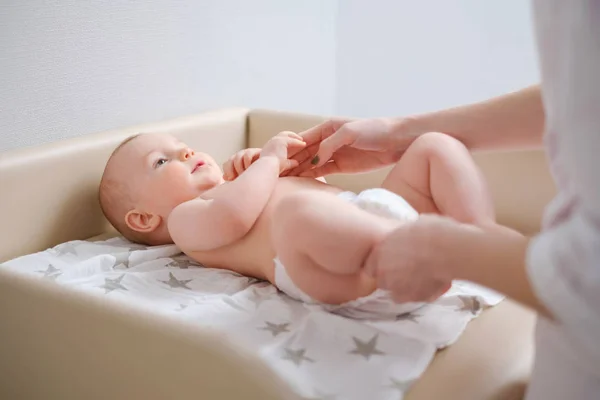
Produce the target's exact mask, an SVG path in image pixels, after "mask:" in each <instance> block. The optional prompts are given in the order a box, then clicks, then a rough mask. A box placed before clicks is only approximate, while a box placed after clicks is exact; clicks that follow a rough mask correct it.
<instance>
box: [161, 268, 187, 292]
mask: <svg viewBox="0 0 600 400" xmlns="http://www.w3.org/2000/svg"><path fill="white" fill-rule="evenodd" d="M192 280H193V279H177V278H176V277H175V275H173V273H172V272H169V280H168V281H162V280H161V282H162V283H166V284H167V285H169V286H170V287H172V288H183V289H188V290H191V288H190V287H189V286H188V285H187V284H188V283H190V282H191V281H192Z"/></svg>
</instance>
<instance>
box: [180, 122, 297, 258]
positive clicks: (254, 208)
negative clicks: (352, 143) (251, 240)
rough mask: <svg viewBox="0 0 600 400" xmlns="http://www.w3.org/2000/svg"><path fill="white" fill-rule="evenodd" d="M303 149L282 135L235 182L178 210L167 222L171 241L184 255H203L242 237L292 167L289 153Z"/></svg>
mask: <svg viewBox="0 0 600 400" xmlns="http://www.w3.org/2000/svg"><path fill="white" fill-rule="evenodd" d="M303 146H304V142H303V141H302V140H301V139H299V137H298V136H297V135H295V134H291V133H289V132H284V133H281V134H279V135H277V136H275V137H274V138H273V139H271V140H270V141H269V142H268V143H267V144H266V145H265V147H264V148H263V150H262V151H261V155H260V158H259V159H258V160H257V161H255V162H254V163H253V164H252V165H251V166H250V168H248V169H247V170H246V171H245V172H244V173H243V174H241V175H240V176H239V177H238V178H237V179H236V180H234V181H233V182H231V183H228V184H224V185H222V186H220V187H218V188H216V189H214V190H213V191H211V193H210V198H206V197H204V198H203V197H202V196H201V197H199V198H197V199H194V200H191V201H188V202H185V203H183V204H180V205H179V206H177V207H176V208H175V209H174V210H173V211H172V212H171V215H170V216H169V221H168V228H169V233H170V234H171V238H172V239H173V241H174V242H175V243H177V245H179V246H180V247H181V248H182V249H185V250H187V251H206V250H211V249H215V248H218V247H222V246H226V245H228V244H230V243H232V242H234V241H235V240H238V239H240V238H241V237H243V236H244V235H245V234H246V233H248V231H249V230H250V229H251V228H252V226H253V225H254V223H255V222H256V220H257V219H258V217H259V216H260V214H261V213H262V211H263V209H264V208H265V206H266V204H267V202H268V201H269V198H270V197H271V194H272V192H273V189H274V188H275V184H276V183H277V179H278V178H279V174H280V172H281V171H282V170H283V169H287V168H289V167H291V166H293V163H294V162H293V161H291V160H288V150H289V149H293V148H294V147H303Z"/></svg>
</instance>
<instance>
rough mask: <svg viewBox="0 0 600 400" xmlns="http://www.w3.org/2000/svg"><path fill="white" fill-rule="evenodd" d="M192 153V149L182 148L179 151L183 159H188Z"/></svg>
mask: <svg viewBox="0 0 600 400" xmlns="http://www.w3.org/2000/svg"><path fill="white" fill-rule="evenodd" d="M193 155H194V150H192V149H183V151H182V152H181V158H182V159H183V160H188V159H189V158H190V157H192V156H193Z"/></svg>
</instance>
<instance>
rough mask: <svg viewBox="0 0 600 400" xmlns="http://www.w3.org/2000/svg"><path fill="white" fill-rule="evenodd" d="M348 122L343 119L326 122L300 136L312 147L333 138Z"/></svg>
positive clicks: (301, 133)
mask: <svg viewBox="0 0 600 400" xmlns="http://www.w3.org/2000/svg"><path fill="white" fill-rule="evenodd" d="M346 122H348V121H347V120H343V119H332V120H329V121H325V122H323V123H321V124H319V125H316V126H313V127H312V128H310V129H307V130H305V131H303V132H300V136H302V139H304V141H305V142H306V144H307V145H309V146H310V145H312V144H315V143H321V142H322V141H323V140H325V139H326V138H328V137H329V136H331V135H332V134H333V133H334V132H335V131H337V130H338V129H340V127H341V126H343V125H344V124H345V123H346Z"/></svg>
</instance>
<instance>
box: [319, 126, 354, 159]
mask: <svg viewBox="0 0 600 400" xmlns="http://www.w3.org/2000/svg"><path fill="white" fill-rule="evenodd" d="M354 140H355V137H354V133H352V132H351V131H350V130H348V129H344V127H341V128H340V129H339V130H338V131H337V132H335V133H334V134H333V135H331V136H329V137H328V138H327V139H325V140H323V141H322V142H321V145H320V146H319V151H318V152H317V155H316V156H315V157H314V158H313V160H311V163H313V164H314V165H316V166H317V167H320V166H322V165H323V164H325V163H326V162H327V161H329V160H330V159H331V157H332V156H333V154H334V153H335V152H336V151H337V150H339V149H340V147H342V146H346V145H351V144H352V143H353V142H354Z"/></svg>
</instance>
